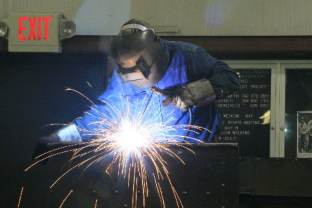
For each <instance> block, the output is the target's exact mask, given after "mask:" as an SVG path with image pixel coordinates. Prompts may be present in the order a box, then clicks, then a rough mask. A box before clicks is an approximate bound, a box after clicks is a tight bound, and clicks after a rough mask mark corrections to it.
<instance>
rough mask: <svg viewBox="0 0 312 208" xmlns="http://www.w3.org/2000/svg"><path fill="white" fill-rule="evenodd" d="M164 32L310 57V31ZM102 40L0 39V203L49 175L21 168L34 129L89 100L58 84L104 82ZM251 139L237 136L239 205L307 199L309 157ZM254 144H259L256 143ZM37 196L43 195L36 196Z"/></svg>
mask: <svg viewBox="0 0 312 208" xmlns="http://www.w3.org/2000/svg"><path fill="white" fill-rule="evenodd" d="M169 39H173V40H186V41H189V42H193V43H196V44H199V45H202V46H203V47H205V48H206V49H207V50H208V52H209V53H211V54H212V55H214V56H215V57H217V58H222V59H277V58H279V59H308V58H311V57H312V38H311V37H281V38H277V37H263V38H261V37H254V38H246V37H210V38H207V37H184V38H179V37H169ZM109 40H110V38H109V37H108V38H106V39H105V38H99V37H75V38H73V39H72V40H68V41H65V42H64V43H65V44H64V47H63V48H64V53H62V54H22V53H21V54H16V53H9V54H8V53H6V47H7V43H6V42H5V41H0V52H1V53H0V96H1V102H0V115H1V121H0V136H1V137H0V139H1V142H0V164H1V172H0V184H1V185H0V193H1V201H0V207H5V208H6V207H15V206H16V200H17V197H18V192H19V191H20V187H21V185H23V184H25V181H29V180H30V181H36V180H37V178H36V177H37V176H38V175H44V174H46V175H49V173H48V172H47V171H48V170H47V169H45V168H42V167H40V168H39V171H38V172H36V173H35V174H33V175H32V176H31V178H29V177H28V176H25V174H24V172H23V169H24V168H25V167H26V165H28V164H29V163H30V162H31V159H32V153H33V150H34V147H35V145H36V143H37V141H38V139H39V138H40V136H42V135H46V134H49V133H50V132H52V131H53V130H54V129H55V127H47V124H51V123H66V122H70V121H71V120H72V119H74V118H75V117H77V116H79V115H80V114H81V113H82V112H83V111H85V110H86V109H87V108H88V107H87V106H88V105H89V103H88V102H87V101H86V100H85V99H83V98H82V97H81V96H79V95H76V94H74V93H71V92H65V91H64V90H65V88H66V87H70V88H73V89H76V90H78V91H81V92H82V93H84V94H85V95H87V96H88V97H89V98H91V99H93V100H94V99H95V98H96V97H97V96H98V95H99V94H100V93H101V92H102V91H103V90H104V89H105V86H106V77H107V76H106V74H107V72H106V71H105V64H106V58H105V55H104V53H103V52H105V50H106V49H107V43H108V42H109ZM292 77H293V76H292ZM294 81H296V79H295V78H294ZM87 82H88V83H89V84H88V83H87ZM90 85H91V86H92V87H90ZM293 90H294V91H295V90H296V89H293ZM286 98H287V99H288V98H289V96H288V97H286ZM290 99H291V98H290ZM292 101H293V99H292ZM298 103H299V102H298ZM286 108H287V107H286ZM287 109H288V108H287ZM287 109H286V110H287ZM253 139H255V138H253V137H251V138H250V140H249V141H248V144H245V148H246V149H245V150H246V151H244V150H242V152H245V153H246V154H245V155H244V158H241V161H240V178H239V183H240V190H241V193H242V195H241V204H242V206H245V207H266V208H267V207H270V208H271V207H274V208H280V207H283V208H285V207H289V208H290V207H291V208H292V207H311V205H312V202H311V198H310V197H311V196H312V188H311V187H312V177H310V174H311V171H312V170H311V167H312V163H311V162H312V161H311V160H305V159H304V160H297V159H296V158H295V157H294V153H293V151H294V150H295V148H292V153H289V154H288V153H287V152H286V156H289V157H288V159H269V158H268V157H267V156H268V152H267V150H263V151H264V153H263V154H261V153H260V154H256V155H252V153H253V152H251V151H250V150H248V147H249V146H250V144H252V142H250V141H252V140H253ZM292 141H293V139H292ZM258 142H259V141H258ZM255 143H257V141H255ZM260 143H261V142H260ZM243 146H244V145H243ZM264 146H266V147H267V144H265V145H264ZM257 148H258V147H257ZM286 148H287V147H286ZM257 151H258V152H261V149H259V148H258V150H257ZM249 153H251V154H249ZM259 155H260V156H261V158H259V157H258V156H259ZM52 165H53V164H52ZM38 183H39V182H38ZM44 185H46V184H45V183H44V184H42V186H39V187H37V189H38V190H40V188H41V187H43V186H44ZM29 191H30V190H26V191H25V193H29ZM43 191H45V190H43ZM60 194H65V193H60ZM38 198H39V199H37V200H39V201H40V200H41V201H44V197H42V196H38Z"/></svg>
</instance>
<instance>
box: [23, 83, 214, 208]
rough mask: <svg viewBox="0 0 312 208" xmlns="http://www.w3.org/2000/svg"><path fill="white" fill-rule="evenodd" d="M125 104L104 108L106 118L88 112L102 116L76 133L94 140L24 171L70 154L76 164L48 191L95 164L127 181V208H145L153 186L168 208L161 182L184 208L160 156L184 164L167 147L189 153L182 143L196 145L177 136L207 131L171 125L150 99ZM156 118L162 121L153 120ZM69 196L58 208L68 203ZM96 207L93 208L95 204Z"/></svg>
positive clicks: (48, 155)
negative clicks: (129, 199) (92, 126)
mask: <svg viewBox="0 0 312 208" xmlns="http://www.w3.org/2000/svg"><path fill="white" fill-rule="evenodd" d="M70 90H72V89H70ZM78 93H79V92H78ZM154 96H155V95H154ZM124 100H125V101H124V102H123V103H122V107H121V106H113V105H112V104H111V103H107V102H106V103H104V104H105V105H107V106H108V108H109V109H110V115H109V116H108V115H107V114H105V115H104V114H103V112H100V110H98V109H96V108H95V107H91V109H92V112H97V116H99V115H100V116H99V117H100V118H99V119H98V120H97V121H96V122H94V123H92V124H90V125H94V126H96V128H95V130H93V131H92V132H90V131H88V130H85V129H80V132H84V133H85V134H86V135H90V136H93V139H92V140H90V141H87V142H82V143H80V144H69V145H66V146H63V147H60V148H56V149H53V150H51V151H49V152H46V153H44V154H42V155H40V156H38V157H37V160H36V161H35V162H34V163H33V164H31V165H30V166H29V167H27V168H26V169H25V171H28V170H29V169H31V168H32V167H34V166H35V165H37V164H39V163H40V162H42V161H44V160H46V159H48V158H51V157H55V156H58V155H61V154H65V153H68V152H70V153H72V156H71V158H70V161H71V162H74V163H72V166H71V167H70V168H69V169H68V170H66V171H65V172H64V173H63V174H61V175H60V176H59V177H58V178H56V179H55V181H53V183H52V184H51V185H50V188H51V189H52V188H53V187H54V186H55V185H56V184H57V183H58V182H59V181H60V180H61V179H63V178H64V177H65V176H66V175H67V174H69V173H71V172H72V171H74V170H75V169H79V168H82V170H86V169H87V168H89V167H90V166H92V165H95V164H101V165H103V164H105V165H103V168H104V170H105V172H106V173H107V174H109V175H112V174H117V176H118V177H122V178H124V179H125V180H126V181H127V184H128V187H129V190H130V192H131V207H133V208H135V207H138V206H142V207H147V200H148V198H149V195H150V191H151V189H150V188H151V187H152V186H154V187H153V188H154V189H155V190H156V191H157V195H158V197H159V201H160V205H161V207H166V201H165V195H166V194H165V192H164V188H163V187H162V184H163V183H164V182H166V183H167V184H169V187H170V190H171V192H172V194H173V197H174V200H175V203H176V206H177V207H179V208H180V207H183V203H182V201H181V198H180V196H179V194H178V192H177V190H176V188H175V186H174V183H173V180H172V177H171V173H170V170H169V167H168V163H167V161H166V160H165V157H164V156H166V157H168V156H169V157H170V158H173V159H175V160H177V161H179V162H181V163H182V164H185V162H184V161H183V159H182V158H181V157H180V156H179V155H178V154H176V153H175V152H174V151H173V150H171V147H172V146H178V147H180V148H183V149H185V150H187V151H190V152H192V150H191V149H190V143H189V142H186V140H187V141H190V140H194V141H196V142H200V141H198V140H196V139H195V138H190V137H188V136H185V134H183V135H181V134H177V133H176V132H178V131H179V130H183V131H185V132H190V131H192V132H193V133H194V132H195V133H198V134H199V133H201V132H202V131H208V130H207V129H203V128H201V127H198V126H192V125H175V124H172V123H173V121H174V117H173V116H172V115H170V114H169V115H168V114H167V115H162V112H158V111H155V110H154V109H155V105H156V104H155V103H153V102H150V101H151V97H148V98H144V99H143V100H140V101H138V102H135V103H133V102H132V103H131V102H130V101H128V100H127V99H124ZM158 104H159V103H158ZM158 104H157V105H158ZM93 106H96V105H93ZM160 115H161V119H160V120H159V119H155V118H159V117H160ZM103 161H104V163H103ZM71 193H72V191H71V192H70V193H69V195H70V194H71ZM139 193H141V194H139ZM69 195H67V196H66V197H65V199H64V201H63V202H62V203H64V202H65V201H66V200H67V198H68V197H69ZM139 197H141V199H139ZM139 201H141V205H139ZM94 206H95V207H97V200H96V202H95V205H94ZM61 207H62V206H61Z"/></svg>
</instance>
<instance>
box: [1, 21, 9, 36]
mask: <svg viewBox="0 0 312 208" xmlns="http://www.w3.org/2000/svg"><path fill="white" fill-rule="evenodd" d="M8 31H9V27H8V25H7V24H6V23H5V22H1V21H0V37H6V35H7V34H8Z"/></svg>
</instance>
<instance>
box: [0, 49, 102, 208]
mask: <svg viewBox="0 0 312 208" xmlns="http://www.w3.org/2000/svg"><path fill="white" fill-rule="evenodd" d="M105 66H106V58H105V55H104V54H75V55H73V54H66V55H65V54H14V53H10V54H1V55H0V86H1V87H0V95H1V102H0V115H1V120H0V138H1V145H0V164H1V172H0V174H1V176H0V184H1V185H0V193H1V195H2V196H3V195H4V196H5V197H4V198H3V197H2V196H1V203H0V207H14V206H15V205H13V204H12V202H14V203H15V201H16V200H17V196H18V192H19V190H20V186H21V185H22V184H23V181H24V180H25V174H24V172H23V169H24V168H25V167H26V165H29V163H30V162H31V160H32V154H33V151H34V148H35V145H36V143H37V142H38V139H39V138H40V137H41V136H43V135H47V134H49V133H51V132H52V131H53V130H54V129H55V128H59V127H51V126H50V127H49V126H47V125H48V124H51V123H68V122H70V121H71V120H72V119H74V118H75V117H77V116H79V115H80V114H81V113H82V112H83V111H85V110H86V109H87V106H88V105H89V104H90V103H88V102H87V101H86V100H85V99H84V98H82V97H81V96H79V95H77V94H75V93H72V92H65V88H66V87H70V88H73V89H75V90H78V91H80V92H82V93H83V94H85V95H86V96H88V97H89V98H90V99H93V100H94V99H95V98H96V97H97V96H98V95H99V93H101V92H102V91H103V90H104V89H105V85H106V71H105V68H106V67H105ZM87 82H88V83H87ZM38 182H39V181H38ZM39 183H40V182H39Z"/></svg>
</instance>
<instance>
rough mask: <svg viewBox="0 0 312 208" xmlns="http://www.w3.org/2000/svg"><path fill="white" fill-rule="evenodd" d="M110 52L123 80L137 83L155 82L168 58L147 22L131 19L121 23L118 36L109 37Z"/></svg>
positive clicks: (144, 84) (142, 84)
mask: <svg viewBox="0 0 312 208" xmlns="http://www.w3.org/2000/svg"><path fill="white" fill-rule="evenodd" d="M111 56H112V57H113V58H114V60H115V61H116V63H117V65H118V72H119V74H120V75H121V77H122V78H123V80H124V81H125V82H132V83H133V84H135V85H137V86H139V87H150V86H153V85H154V84H155V83H157V82H158V81H159V80H160V79H161V78H162V76H163V75H164V73H165V71H166V69H167V67H168V62H169V57H168V55H167V54H166V53H165V51H164V49H163V48H162V47H161V44H160V41H159V38H158V37H157V35H156V34H155V31H154V29H153V28H152V27H151V26H150V25H149V24H148V23H145V22H143V21H140V20H135V19H132V20H130V21H128V22H126V23H125V24H123V25H122V26H121V30H120V32H119V34H118V36H116V37H114V38H113V40H112V43H111Z"/></svg>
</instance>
